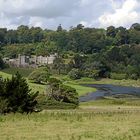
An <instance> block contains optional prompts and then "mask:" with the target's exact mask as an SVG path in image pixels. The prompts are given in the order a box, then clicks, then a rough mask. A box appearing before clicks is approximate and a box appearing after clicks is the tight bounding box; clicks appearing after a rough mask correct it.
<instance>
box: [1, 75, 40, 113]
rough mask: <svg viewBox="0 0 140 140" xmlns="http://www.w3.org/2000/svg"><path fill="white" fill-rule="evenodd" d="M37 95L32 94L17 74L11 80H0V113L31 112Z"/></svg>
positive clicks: (24, 81)
mask: <svg viewBox="0 0 140 140" xmlns="http://www.w3.org/2000/svg"><path fill="white" fill-rule="evenodd" d="M37 95H38V93H33V92H31V90H30V89H29V86H28V84H27V82H26V80H25V79H24V78H22V77H21V75H20V74H19V73H17V74H16V75H14V76H12V79H7V80H3V79H2V78H1V79H0V112H1V113H8V112H20V113H23V112H27V113H29V112H32V111H34V108H35V106H36V104H37V101H36V97H37Z"/></svg>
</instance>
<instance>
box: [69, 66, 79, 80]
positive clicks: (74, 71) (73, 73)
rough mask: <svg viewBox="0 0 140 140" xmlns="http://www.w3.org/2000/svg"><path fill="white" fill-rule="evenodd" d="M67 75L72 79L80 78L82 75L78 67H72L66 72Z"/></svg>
mask: <svg viewBox="0 0 140 140" xmlns="http://www.w3.org/2000/svg"><path fill="white" fill-rule="evenodd" d="M68 75H69V77H70V78H71V79H72V80H76V79H80V78H81V77H82V74H81V72H80V71H79V70H78V69H75V68H74V69H72V70H71V71H70V72H69V73H68Z"/></svg>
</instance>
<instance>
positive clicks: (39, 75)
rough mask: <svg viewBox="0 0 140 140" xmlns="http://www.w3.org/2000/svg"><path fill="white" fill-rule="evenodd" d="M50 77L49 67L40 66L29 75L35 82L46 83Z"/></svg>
mask: <svg viewBox="0 0 140 140" xmlns="http://www.w3.org/2000/svg"><path fill="white" fill-rule="evenodd" d="M49 77H50V73H49V70H48V68H38V69H37V70H35V71H33V72H32V73H31V74H30V75H29V76H28V79H29V80H33V82H35V83H39V84H41V83H46V82H47V81H48V79H49Z"/></svg>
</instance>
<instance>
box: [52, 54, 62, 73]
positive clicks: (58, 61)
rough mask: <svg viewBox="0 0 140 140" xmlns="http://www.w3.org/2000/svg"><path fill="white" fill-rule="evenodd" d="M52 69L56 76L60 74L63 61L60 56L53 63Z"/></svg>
mask: <svg viewBox="0 0 140 140" xmlns="http://www.w3.org/2000/svg"><path fill="white" fill-rule="evenodd" d="M53 68H54V69H55V70H57V71H58V74H61V71H62V69H63V68H64V60H63V59H62V57H61V56H57V57H56V58H55V60H54V62H53Z"/></svg>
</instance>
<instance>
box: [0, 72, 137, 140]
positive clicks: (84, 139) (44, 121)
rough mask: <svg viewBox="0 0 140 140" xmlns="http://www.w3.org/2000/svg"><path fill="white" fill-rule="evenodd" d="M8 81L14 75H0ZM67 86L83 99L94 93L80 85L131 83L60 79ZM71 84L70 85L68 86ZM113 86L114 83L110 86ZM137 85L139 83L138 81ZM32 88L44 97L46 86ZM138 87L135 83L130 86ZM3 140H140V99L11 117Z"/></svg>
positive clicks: (1, 128) (3, 119) (5, 120)
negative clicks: (83, 95)
mask: <svg viewBox="0 0 140 140" xmlns="http://www.w3.org/2000/svg"><path fill="white" fill-rule="evenodd" d="M0 75H2V76H3V77H4V78H10V77H11V75H10V74H6V73H4V72H1V71H0ZM58 78H60V79H61V80H62V81H63V82H64V83H65V84H66V85H69V86H72V87H74V88H76V89H77V91H78V93H80V95H82V94H85V93H87V92H88V91H90V90H94V89H93V88H92V89H89V88H88V89H87V88H86V87H83V86H80V85H78V84H84V83H86V84H87V82H89V83H98V84H101V83H104V84H107V83H108V84H119V83H123V84H126V83H129V82H130V81H120V82H119V83H118V82H116V81H113V80H108V79H107V80H106V79H102V80H101V81H95V80H93V79H88V78H84V79H80V80H76V81H72V80H69V79H68V77H66V76H61V77H58ZM66 81H67V82H66ZM109 82H110V83H109ZM135 82H136V81H135ZM28 83H29V86H30V87H31V88H32V89H33V90H34V91H37V90H39V91H40V93H43V92H44V91H45V88H46V86H45V85H38V84H34V83H31V82H30V81H28ZM130 83H131V84H132V83H134V82H133V81H131V82H130ZM0 139H1V140H15V139H16V140H139V139H140V99H137V98H133V99H129V98H123V99H114V98H112V97H107V98H106V99H102V100H96V101H91V102H85V103H80V107H79V109H75V110H44V111H42V112H40V113H32V114H28V115H27V114H7V115H1V116H0Z"/></svg>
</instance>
